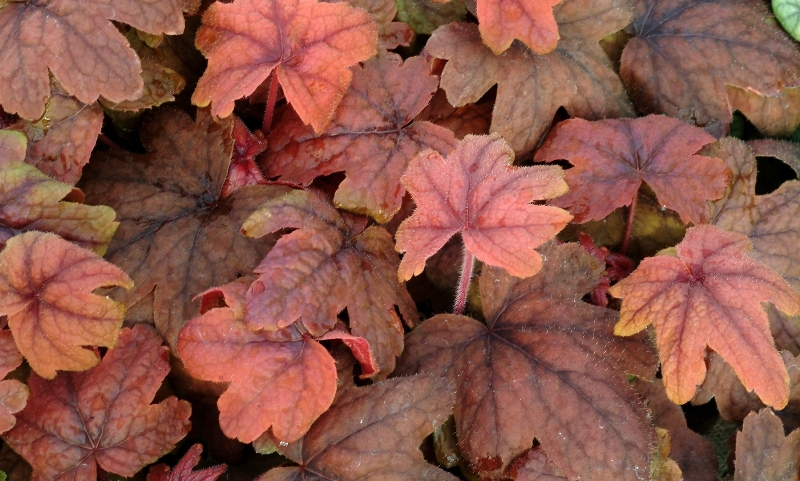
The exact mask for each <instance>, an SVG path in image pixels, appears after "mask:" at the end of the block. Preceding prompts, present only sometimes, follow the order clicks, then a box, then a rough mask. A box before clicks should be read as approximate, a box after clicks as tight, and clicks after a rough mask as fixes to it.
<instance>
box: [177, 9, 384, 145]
mask: <svg viewBox="0 0 800 481" xmlns="http://www.w3.org/2000/svg"><path fill="white" fill-rule="evenodd" d="M243 18H247V21H243V20H242V19H243ZM377 36H378V33H377V27H376V25H375V23H374V22H373V21H372V19H371V18H370V16H369V14H367V13H366V12H364V11H363V10H359V9H355V8H353V7H351V6H349V5H347V4H345V3H319V2H318V1H317V0H235V1H234V2H233V3H227V4H226V3H219V2H218V3H214V4H212V5H211V7H209V9H208V10H206V12H205V14H203V26H202V27H201V28H200V30H199V31H198V32H197V39H196V44H197V46H198V48H199V49H200V51H201V52H203V55H205V56H206V58H208V59H209V61H208V69H207V70H206V72H205V73H204V74H203V77H202V78H200V81H199V82H198V83H197V88H196V89H195V91H194V94H193V95H192V102H193V103H194V104H196V105H199V106H201V107H204V106H206V105H208V104H210V103H213V105H212V107H211V108H212V112H213V114H214V115H215V116H219V117H227V116H228V115H230V114H231V112H233V102H234V100H236V99H238V98H241V97H244V96H246V95H249V94H251V93H253V92H254V91H255V90H256V88H257V87H258V86H259V85H260V84H261V83H262V82H263V81H264V80H266V79H267V77H268V76H269V75H270V73H272V72H273V71H274V74H275V75H277V76H278V81H279V82H280V84H281V87H282V88H283V94H284V95H285V96H286V100H288V101H289V103H290V104H292V107H293V108H294V110H295V111H296V112H297V114H298V115H299V116H300V118H301V119H303V121H304V122H306V123H308V124H311V126H312V127H313V128H314V130H315V131H316V132H322V131H323V130H325V128H326V127H327V126H328V123H330V120H331V117H332V115H333V112H334V110H335V109H336V106H337V105H339V102H340V101H341V99H342V96H343V95H344V92H345V90H347V87H348V85H350V79H351V78H352V75H353V74H352V73H351V72H350V70H348V69H347V67H349V66H351V65H354V64H356V63H357V62H360V61H363V60H366V59H368V58H370V57H371V56H373V55H375V50H376V45H377Z"/></svg>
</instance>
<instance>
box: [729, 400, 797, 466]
mask: <svg viewBox="0 0 800 481" xmlns="http://www.w3.org/2000/svg"><path fill="white" fill-rule="evenodd" d="M798 471H800V430H795V431H793V432H792V433H790V434H789V435H788V436H784V434H783V425H782V424H781V420H780V419H778V417H777V416H775V414H774V413H773V412H772V410H770V409H766V408H765V409H762V410H761V411H759V412H758V413H755V412H751V413H750V414H748V415H747V417H746V418H745V420H744V424H743V426H742V430H741V431H740V432H738V433H736V470H735V472H734V477H733V480H734V481H757V480H762V479H769V480H775V481H794V480H796V479H797V473H798Z"/></svg>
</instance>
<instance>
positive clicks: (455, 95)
mask: <svg viewBox="0 0 800 481" xmlns="http://www.w3.org/2000/svg"><path fill="white" fill-rule="evenodd" d="M554 12H555V17H556V20H557V21H558V25H559V32H560V34H561V40H559V43H558V46H557V47H556V49H555V50H554V51H552V52H550V53H548V54H546V55H537V54H535V53H533V52H531V51H530V50H529V49H527V48H526V47H524V46H523V45H519V44H517V45H512V46H511V48H510V49H508V50H507V51H506V52H505V53H503V55H494V54H493V53H492V51H491V50H490V49H489V47H487V46H486V45H484V44H483V42H482V41H481V37H480V34H479V32H478V27H477V26H475V25H474V24H465V23H452V24H449V25H445V26H443V27H440V28H439V29H437V30H436V31H435V32H434V33H433V35H432V36H431V38H430V40H428V43H427V45H426V46H425V50H426V51H427V52H428V53H430V54H431V55H433V56H434V57H438V58H445V59H448V60H449V62H447V65H446V66H445V68H444V71H443V72H442V88H443V89H444V90H445V91H446V92H447V99H448V100H449V101H450V103H451V104H453V105H455V106H457V107H460V106H463V105H466V104H469V103H473V102H476V101H477V100H478V99H480V98H481V97H482V96H483V95H484V94H485V93H486V91H488V90H489V89H490V88H491V87H492V86H493V85H495V84H497V98H496V101H495V106H494V113H493V115H492V127H491V131H492V132H497V133H499V134H500V135H502V136H503V137H504V138H505V139H506V140H507V141H508V143H509V144H511V146H512V147H513V148H514V151H515V152H516V153H517V154H520V155H521V154H526V153H528V152H530V151H532V150H533V149H534V148H535V147H536V145H537V144H538V143H539V140H540V139H541V137H542V136H543V135H544V134H545V132H547V129H548V128H549V127H550V125H551V123H552V121H553V116H554V115H555V113H556V111H557V110H558V108H559V107H562V106H563V107H564V108H565V109H566V110H567V112H568V113H569V114H570V116H572V117H581V118H585V119H590V120H593V119H602V118H609V117H633V116H634V115H635V111H634V110H633V106H632V105H631V103H630V100H628V96H627V95H626V93H625V89H624V88H623V86H622V82H621V81H620V79H619V77H618V76H617V74H616V73H614V70H613V69H612V66H611V61H610V60H609V59H608V56H606V54H605V52H603V50H602V49H601V48H600V45H599V44H598V41H599V40H600V39H601V38H603V37H605V36H606V35H608V34H611V33H614V32H616V31H617V30H619V29H621V28H624V27H625V26H626V25H628V23H630V21H631V18H632V12H631V9H630V6H629V5H628V2H627V1H623V0H564V1H563V2H561V3H560V4H558V5H557V6H556V7H555V9H554Z"/></svg>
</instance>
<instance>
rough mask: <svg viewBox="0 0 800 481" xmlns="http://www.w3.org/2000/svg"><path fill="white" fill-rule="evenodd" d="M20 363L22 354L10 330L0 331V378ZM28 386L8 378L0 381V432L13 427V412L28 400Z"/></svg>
mask: <svg viewBox="0 0 800 481" xmlns="http://www.w3.org/2000/svg"><path fill="white" fill-rule="evenodd" d="M20 364H22V354H20V352H19V350H18V349H17V345H16V344H15V343H14V338H13V337H12V335H11V331H10V330H8V329H3V330H2V331H0V379H2V378H4V377H6V375H7V374H8V373H10V372H11V371H13V370H14V369H16V368H17V367H19V365H20ZM28 394H29V391H28V386H26V385H25V384H23V383H21V382H19V381H17V380H16V379H9V380H4V381H0V434H2V433H4V432H6V431H8V430H9V429H11V428H13V427H14V424H16V422H17V419H16V418H15V417H14V414H16V413H18V412H20V411H22V409H23V408H24V407H25V404H26V403H27V402H28Z"/></svg>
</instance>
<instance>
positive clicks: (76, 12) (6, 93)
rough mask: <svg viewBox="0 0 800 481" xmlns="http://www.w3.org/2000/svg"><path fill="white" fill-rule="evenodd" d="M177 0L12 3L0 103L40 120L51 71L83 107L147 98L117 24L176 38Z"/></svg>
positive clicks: (1, 19)
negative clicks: (104, 100) (99, 100)
mask: <svg viewBox="0 0 800 481" xmlns="http://www.w3.org/2000/svg"><path fill="white" fill-rule="evenodd" d="M181 3H182V2H181V1H179V0H157V1H146V2H145V1H141V0H114V1H111V0H63V1H58V2H36V1H22V2H10V3H8V5H7V6H5V7H4V8H3V9H2V11H0V45H3V50H2V52H0V105H2V106H3V108H4V109H5V111H6V112H11V113H17V114H19V115H20V117H22V118H25V119H31V120H33V119H38V118H39V117H41V116H42V114H43V113H44V111H45V103H46V102H47V99H48V97H49V94H50V80H49V76H48V70H49V71H50V72H51V73H52V74H53V75H54V76H55V77H56V79H58V81H59V82H60V83H61V84H62V85H63V86H64V88H65V89H66V90H67V91H68V92H69V93H71V94H72V95H74V96H75V97H77V98H78V100H80V101H81V102H83V103H85V104H91V103H93V102H94V101H95V100H97V98H98V97H99V96H100V95H102V96H103V97H105V98H107V99H109V100H111V101H115V102H119V101H122V100H127V99H133V98H136V97H138V96H139V95H140V94H141V92H142V87H143V82H142V77H141V72H142V69H141V64H140V61H139V58H138V57H137V56H136V53H135V52H134V51H133V50H132V49H131V48H130V47H129V46H128V42H126V41H125V37H123V36H122V34H121V33H120V32H119V31H118V30H117V28H116V27H115V26H114V24H113V23H112V22H111V21H112V20H113V21H115V22H121V23H126V24H128V25H131V26H134V27H136V28H138V29H140V30H143V31H146V32H150V33H169V34H179V33H181V32H182V31H183V14H182V12H181Z"/></svg>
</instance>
